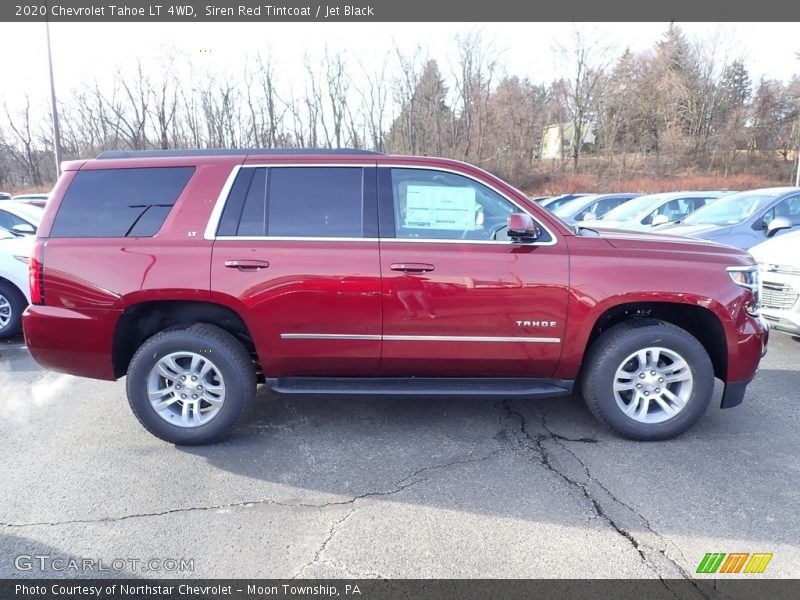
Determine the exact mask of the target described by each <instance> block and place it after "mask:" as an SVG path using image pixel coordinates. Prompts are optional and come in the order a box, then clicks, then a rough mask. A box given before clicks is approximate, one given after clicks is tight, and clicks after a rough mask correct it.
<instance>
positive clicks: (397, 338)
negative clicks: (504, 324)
mask: <svg viewBox="0 0 800 600" xmlns="http://www.w3.org/2000/svg"><path fill="white" fill-rule="evenodd" d="M281 339H284V340H372V341H385V342H490V343H496V342H501V343H509V342H510V343H514V342H525V343H530V344H559V343H561V338H554V337H514V336H480V335H477V336H475V335H360V334H352V335H351V334H347V333H282V334H281Z"/></svg>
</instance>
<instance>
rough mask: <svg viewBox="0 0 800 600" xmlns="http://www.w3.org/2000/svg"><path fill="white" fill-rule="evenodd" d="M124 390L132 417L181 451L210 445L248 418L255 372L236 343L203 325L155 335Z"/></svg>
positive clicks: (131, 368) (135, 362)
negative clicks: (186, 446) (179, 447)
mask: <svg viewBox="0 0 800 600" xmlns="http://www.w3.org/2000/svg"><path fill="white" fill-rule="evenodd" d="M209 364H210V365H211V366H210V367H209V366H208V365H209ZM203 371H206V372H205V373H204V372H203ZM165 374H166V375H168V376H169V377H166V376H165ZM181 377H183V379H181ZM192 377H195V379H196V381H192ZM201 384H205V385H204V386H202V385H201ZM126 387H127V392H128V403H129V404H130V406H131V409H132V410H133V414H135V415H136V418H137V419H139V422H140V423H141V424H142V425H143V426H144V427H145V429H147V430H148V431H149V432H150V433H152V434H153V435H155V436H156V437H159V438H161V439H162V440H164V441H165V442H170V443H173V444H177V445H200V444H211V443H214V442H218V441H220V440H222V439H224V438H225V437H227V436H228V435H229V434H230V433H231V432H232V431H233V430H234V429H235V428H236V427H237V426H238V425H239V424H240V423H241V422H242V420H243V419H244V418H245V416H246V415H247V413H248V411H249V409H250V407H251V405H252V404H253V399H254V397H255V392H256V372H255V367H254V366H253V361H252V360H251V358H250V356H249V354H248V353H247V351H246V350H245V348H244V346H242V344H241V343H240V342H239V341H238V340H237V339H236V338H235V337H233V336H232V335H231V334H229V333H228V332H226V331H224V330H222V329H220V328H219V327H215V326H213V325H207V324H203V323H200V324H197V325H192V326H191V327H188V328H186V329H176V330H169V331H163V332H161V333H157V334H156V335H154V336H153V337H151V338H149V339H148V340H147V341H146V342H145V343H144V344H142V346H141V347H140V348H139V350H137V352H136V354H135V355H134V357H133V359H132V360H131V363H130V366H129V367H128V379H127V384H126ZM177 388H180V389H177ZM151 396H153V400H152V401H151ZM182 398H186V400H183V399H182ZM192 398H198V399H197V400H192ZM220 399H221V400H220ZM156 405H157V406H158V407H159V408H160V410H156Z"/></svg>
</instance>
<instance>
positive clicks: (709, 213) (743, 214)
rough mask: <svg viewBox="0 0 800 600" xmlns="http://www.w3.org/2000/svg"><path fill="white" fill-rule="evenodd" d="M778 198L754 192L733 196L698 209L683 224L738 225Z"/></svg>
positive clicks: (773, 195) (774, 195)
mask: <svg viewBox="0 0 800 600" xmlns="http://www.w3.org/2000/svg"><path fill="white" fill-rule="evenodd" d="M776 196H777V194H765V193H761V194H753V193H752V192H742V193H740V194H731V195H730V196H726V197H725V198H721V199H720V200H716V201H715V202H712V203H711V204H706V205H705V206H704V207H703V208H699V209H697V210H696V211H694V212H693V213H692V214H690V215H689V216H688V217H686V218H685V219H684V220H683V223H685V224H686V225H736V224H737V223H741V222H742V221H744V220H745V219H747V218H748V217H749V216H750V215H752V214H753V213H754V212H756V211H757V210H758V209H759V208H761V207H762V206H764V205H766V204H767V203H768V202H769V201H770V200H773V199H774V198H775V197H776Z"/></svg>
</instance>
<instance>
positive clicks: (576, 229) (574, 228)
mask: <svg viewBox="0 0 800 600" xmlns="http://www.w3.org/2000/svg"><path fill="white" fill-rule="evenodd" d="M572 231H574V232H575V235H581V236H582V235H583V233H581V232H582V231H591V232H592V233H593V234H594V235H595V236H597V237H600V232H599V231H597V229H592V228H591V227H586V226H585V225H573V226H572Z"/></svg>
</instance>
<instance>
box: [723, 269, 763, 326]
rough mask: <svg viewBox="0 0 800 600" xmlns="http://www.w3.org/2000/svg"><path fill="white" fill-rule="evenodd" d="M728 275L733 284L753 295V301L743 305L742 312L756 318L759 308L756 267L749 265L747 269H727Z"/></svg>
mask: <svg viewBox="0 0 800 600" xmlns="http://www.w3.org/2000/svg"><path fill="white" fill-rule="evenodd" d="M728 275H730V276H731V279H732V280H733V283H735V284H736V285H738V286H739V287H743V288H745V289H748V290H750V293H751V294H752V295H753V301H752V302H748V303H747V304H745V305H744V310H745V312H746V313H747V314H748V315H751V316H753V317H756V316H758V311H759V308H760V307H761V301H760V297H761V295H760V293H759V278H758V265H750V266H748V267H728Z"/></svg>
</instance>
